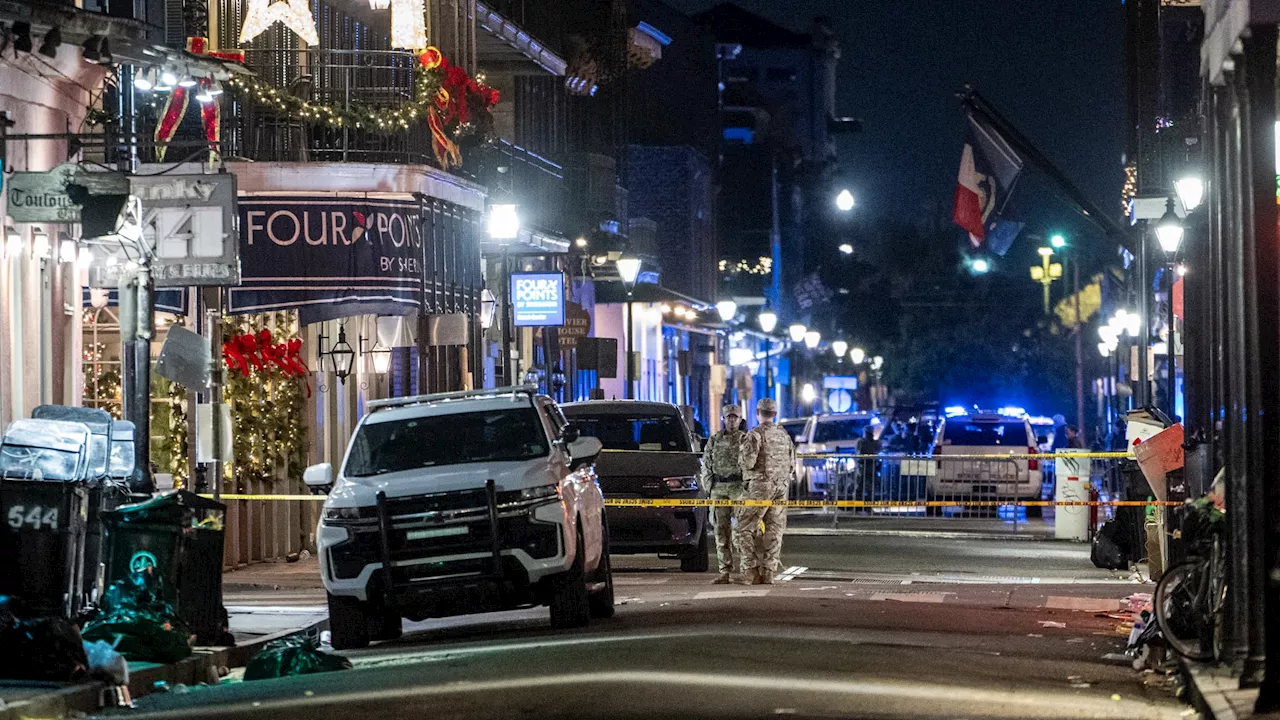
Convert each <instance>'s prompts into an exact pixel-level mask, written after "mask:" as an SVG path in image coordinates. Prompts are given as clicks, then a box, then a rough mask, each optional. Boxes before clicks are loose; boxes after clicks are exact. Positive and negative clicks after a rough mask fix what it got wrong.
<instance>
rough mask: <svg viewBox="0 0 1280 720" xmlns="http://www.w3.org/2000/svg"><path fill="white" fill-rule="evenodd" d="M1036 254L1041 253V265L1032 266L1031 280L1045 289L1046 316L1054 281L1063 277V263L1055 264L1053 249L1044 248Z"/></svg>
mask: <svg viewBox="0 0 1280 720" xmlns="http://www.w3.org/2000/svg"><path fill="white" fill-rule="evenodd" d="M1036 252H1039V253H1040V264H1039V265H1032V266H1031V279H1032V280H1034V281H1036V282H1038V283H1040V285H1041V286H1042V287H1043V288H1044V314H1045V315H1048V314H1049V310H1050V308H1049V286H1050V285H1052V284H1053V281H1054V280H1057V279H1058V278H1060V277H1062V263H1056V262H1053V259H1052V258H1053V248H1051V247H1042V248H1040V249H1039V250H1037V251H1036Z"/></svg>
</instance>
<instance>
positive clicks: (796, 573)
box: [777, 565, 809, 582]
mask: <svg viewBox="0 0 1280 720" xmlns="http://www.w3.org/2000/svg"><path fill="white" fill-rule="evenodd" d="M808 570H809V568H807V567H800V566H799V565H792V566H791V567H789V568H787V569H786V570H783V571H782V574H781V575H779V576H778V577H777V582H790V581H792V580H795V579H796V578H798V577H800V576H801V575H803V574H804V573H805V572H807V571H808Z"/></svg>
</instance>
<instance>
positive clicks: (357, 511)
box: [324, 507, 378, 522]
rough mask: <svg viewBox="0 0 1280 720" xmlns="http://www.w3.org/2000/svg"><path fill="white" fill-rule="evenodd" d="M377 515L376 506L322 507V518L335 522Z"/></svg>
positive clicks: (372, 517) (369, 518)
mask: <svg viewBox="0 0 1280 720" xmlns="http://www.w3.org/2000/svg"><path fill="white" fill-rule="evenodd" d="M377 515H378V510H377V508H364V507H331V508H325V509H324V519H325V520H331V521H335V522H354V521H359V520H372V519H374V518H376V517H377Z"/></svg>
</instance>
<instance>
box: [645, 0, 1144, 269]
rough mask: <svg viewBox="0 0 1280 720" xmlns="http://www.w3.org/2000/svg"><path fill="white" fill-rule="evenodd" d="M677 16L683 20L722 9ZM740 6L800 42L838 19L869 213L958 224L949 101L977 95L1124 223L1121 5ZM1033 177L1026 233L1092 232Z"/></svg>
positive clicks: (678, 3) (794, 0) (956, 129)
mask: <svg viewBox="0 0 1280 720" xmlns="http://www.w3.org/2000/svg"><path fill="white" fill-rule="evenodd" d="M669 2H670V4H672V5H673V6H675V7H677V8H680V9H682V10H684V11H686V12H699V11H701V10H704V9H706V8H708V7H710V6H711V5H713V4H714V3H713V2H707V1H705V0H669ZM738 4H739V5H741V6H743V7H745V8H747V9H749V10H751V11H753V12H756V13H758V14H760V15H762V16H764V17H766V18H768V19H770V20H772V21H774V22H776V23H778V24H780V25H783V26H785V27H788V28H790V29H793V30H796V31H801V32H805V31H807V30H808V27H809V24H810V21H811V19H812V18H813V17H814V16H816V15H826V16H828V17H829V18H831V24H832V26H833V29H834V30H835V32H836V34H837V35H838V37H839V38H840V42H841V45H842V49H843V57H842V59H841V64H840V72H839V90H838V97H837V105H838V107H839V112H841V113H842V114H845V115H850V116H854V117H859V118H862V119H863V120H864V121H865V123H864V130H863V132H862V133H861V134H860V135H852V136H845V137H843V138H842V139H841V140H840V158H839V160H840V174H841V176H842V178H844V179H846V180H847V182H848V184H849V185H850V186H851V187H852V188H853V189H854V190H855V193H856V194H857V196H858V198H859V201H860V203H861V205H860V212H863V213H867V215H868V216H870V217H876V216H881V217H882V216H883V215H884V214H894V215H897V214H900V213H906V214H911V215H919V214H920V213H922V212H923V213H933V212H941V213H943V214H949V213H950V204H951V197H952V194H953V192H954V190H955V178H956V171H957V167H958V164H959V158H960V149H961V146H962V143H963V138H964V129H965V123H964V118H963V114H962V112H961V110H960V108H959V105H958V103H957V102H956V100H955V98H954V95H953V93H954V92H955V91H956V90H958V89H960V88H961V87H962V86H963V85H964V83H965V82H971V83H973V85H974V86H975V87H976V88H977V89H978V90H979V91H981V92H982V94H983V95H984V96H986V97H987V99H988V100H990V101H991V102H992V103H993V104H994V105H995V106H996V107H997V108H999V109H1000V110H1001V111H1002V112H1003V113H1004V114H1005V116H1006V117H1008V118H1009V119H1010V120H1011V121H1012V122H1013V123H1014V124H1015V125H1016V126H1017V127H1019V128H1020V129H1021V130H1022V132H1023V133H1024V134H1025V135H1027V136H1028V137H1029V138H1030V139H1031V140H1032V141H1033V142H1035V143H1036V144H1037V145H1038V146H1039V147H1040V149H1041V151H1043V152H1044V153H1045V155H1047V156H1048V157H1049V158H1050V159H1051V160H1053V161H1054V162H1056V163H1058V165H1059V167H1060V168H1062V170H1063V171H1065V172H1066V174H1067V176H1068V177H1069V178H1070V179H1071V180H1072V181H1074V182H1075V183H1076V184H1077V185H1078V186H1079V187H1080V188H1081V189H1082V190H1083V191H1084V192H1085V193H1086V194H1088V195H1089V197H1090V198H1091V199H1092V200H1093V201H1094V202H1095V203H1096V204H1097V205H1099V206H1100V207H1101V208H1103V210H1106V211H1111V210H1113V209H1116V210H1117V214H1118V208H1119V196H1120V187H1121V184H1122V182H1121V181H1122V164H1121V156H1122V153H1123V151H1124V136H1123V131H1124V104H1123V92H1124V65H1123V41H1124V14H1123V6H1122V4H1121V2H1120V0H1105V1H1104V0H1077V1H1076V2H1027V1H1026V0H923V1H921V0H917V1H915V2H888V1H887V0H876V1H849V0H788V2H786V3H779V2H775V1H772V0H739V2H738ZM1034 175H1035V174H1034V173H1033V176H1027V175H1024V178H1023V180H1021V181H1020V185H1019V189H1018V192H1017V193H1015V196H1014V203H1015V204H1016V205H1017V206H1018V208H1019V211H1020V212H1021V213H1022V214H1023V215H1024V216H1026V217H1025V218H1024V219H1029V220H1031V221H1032V223H1031V225H1030V226H1029V227H1028V229H1027V230H1028V232H1030V233H1039V232H1045V231H1048V230H1058V229H1065V230H1067V231H1069V232H1075V233H1086V232H1093V231H1092V226H1091V225H1089V224H1088V223H1087V221H1080V219H1079V218H1078V216H1075V215H1073V211H1072V209H1071V207H1070V206H1069V205H1066V204H1065V203H1063V202H1060V201H1057V200H1053V199H1050V198H1049V188H1048V185H1047V183H1045V182H1044V181H1043V177H1042V176H1041V177H1040V178H1037V177H1034ZM956 231H957V233H959V232H962V231H960V230H959V229H957V230H956ZM1034 253H1035V242H1034V241H1028V240H1026V239H1025V238H1024V239H1023V240H1021V241H1019V243H1018V246H1015V248H1014V250H1013V251H1012V252H1011V254H1010V255H1011V258H1013V257H1018V258H1019V259H1020V258H1021V256H1023V255H1026V256H1027V257H1028V259H1032V258H1033V257H1034ZM1009 264H1010V265H1012V263H1009ZM1017 264H1018V266H1021V264H1022V263H1021V262H1019V263H1017ZM1018 271H1019V272H1025V270H1024V269H1021V268H1020V267H1019V270H1018Z"/></svg>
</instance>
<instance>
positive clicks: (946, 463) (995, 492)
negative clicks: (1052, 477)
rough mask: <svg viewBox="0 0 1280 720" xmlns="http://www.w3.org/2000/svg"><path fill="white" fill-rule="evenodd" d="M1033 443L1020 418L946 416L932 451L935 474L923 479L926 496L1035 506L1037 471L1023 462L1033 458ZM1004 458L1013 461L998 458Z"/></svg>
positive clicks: (1024, 420) (1025, 421)
mask: <svg viewBox="0 0 1280 720" xmlns="http://www.w3.org/2000/svg"><path fill="white" fill-rule="evenodd" d="M1037 440H1038V438H1037V437H1036V435H1035V432H1034V430H1032V427H1031V422H1030V421H1029V420H1028V419H1027V418H1026V417H1025V416H1023V417H1016V416H1013V415H1001V414H999V413H990V412H979V413H975V414H972V415H970V414H967V413H966V414H960V413H955V414H951V415H948V416H947V418H946V419H945V420H943V422H942V427H941V428H940V429H939V430H938V440H937V443H938V444H937V445H935V446H934V449H933V459H934V462H936V463H937V471H936V472H935V473H934V474H933V475H932V476H930V477H929V494H930V495H931V496H932V497H933V498H934V499H937V500H949V499H952V498H987V499H1022V500H1038V499H1040V482H1041V476H1042V470H1041V468H1040V461H1039V460H1038V459H1036V458H1034V457H1029V456H1032V455H1036V454H1038V453H1039V445H1040V443H1039V442H1037ZM1010 455H1012V456H1015V457H1001V456H1010ZM956 456H959V457H956ZM1018 456H1020V457H1018Z"/></svg>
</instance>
